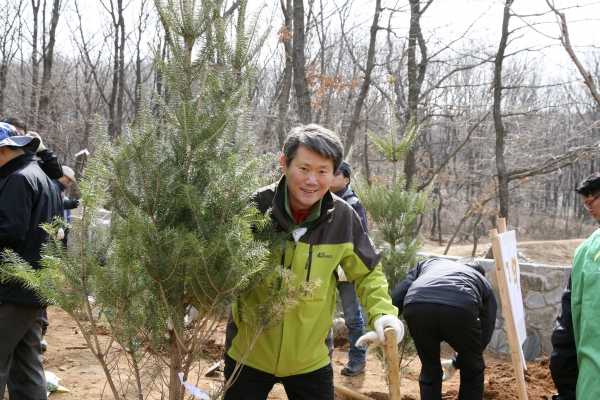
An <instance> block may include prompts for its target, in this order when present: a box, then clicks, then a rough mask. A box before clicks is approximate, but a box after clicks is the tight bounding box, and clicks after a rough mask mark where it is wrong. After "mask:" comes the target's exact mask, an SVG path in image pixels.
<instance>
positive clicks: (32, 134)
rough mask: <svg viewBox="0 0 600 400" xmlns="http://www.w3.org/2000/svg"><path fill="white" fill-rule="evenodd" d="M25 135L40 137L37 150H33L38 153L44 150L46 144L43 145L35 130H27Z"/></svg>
mask: <svg viewBox="0 0 600 400" xmlns="http://www.w3.org/2000/svg"><path fill="white" fill-rule="evenodd" d="M27 136H31V137H34V138H38V139H40V145H39V146H38V148H37V150H36V151H35V152H36V153H39V152H40V151H42V150H46V146H44V143H43V142H42V138H41V137H40V135H39V134H38V133H37V132H27Z"/></svg>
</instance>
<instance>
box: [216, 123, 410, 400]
mask: <svg viewBox="0 0 600 400" xmlns="http://www.w3.org/2000/svg"><path fill="white" fill-rule="evenodd" d="M342 157H343V147H342V143H341V142H340V140H339V138H338V137H337V136H336V135H335V134H334V133H333V132H331V131H330V130H327V129H325V128H323V127H321V126H318V125H307V126H299V127H296V128H294V129H292V130H291V132H290V134H289V135H288V137H287V138H286V141H285V143H284V145H283V155H282V156H281V168H282V170H283V175H284V176H283V177H282V178H281V180H280V181H279V182H278V183H274V184H272V185H270V186H267V187H264V188H261V189H259V190H258V191H257V192H256V194H255V198H254V200H255V202H256V204H257V207H258V208H259V210H260V211H262V212H263V213H266V212H269V213H270V216H271V218H272V219H273V220H274V223H275V225H276V226H277V227H278V229H279V230H281V231H282V232H286V233H289V235H288V237H289V241H288V243H287V246H286V248H285V250H283V251H282V255H281V262H282V268H285V269H288V270H290V271H291V272H292V273H293V276H294V279H293V282H291V285H301V284H302V283H304V282H309V281H315V280H319V281H320V285H318V286H317V287H316V288H315V289H314V290H312V291H311V292H310V293H309V294H307V295H305V296H299V298H297V299H296V300H297V302H298V304H297V305H296V306H295V307H293V308H292V309H290V310H288V311H286V312H285V315H284V316H283V322H282V323H281V324H279V325H278V326H276V327H275V328H273V329H271V330H268V331H263V332H260V334H258V336H256V329H253V326H252V324H251V323H250V322H249V321H248V320H247V319H245V318H244V315H245V313H244V308H251V307H255V306H257V305H260V304H264V303H265V302H266V301H267V300H268V298H269V296H270V293H272V290H273V288H274V287H277V285H276V282H277V279H278V277H279V275H278V274H277V273H273V275H271V276H268V277H267V278H266V279H265V282H264V283H263V284H262V285H261V286H259V287H257V288H255V289H253V290H251V291H249V292H247V293H244V294H242V295H240V296H239V298H238V299H237V301H236V302H235V303H234V305H233V308H232V321H231V322H230V323H229V324H228V327H227V344H228V350H227V353H226V355H225V378H226V379H227V380H228V381H229V382H230V383H231V386H230V387H229V388H228V390H227V392H226V393H225V400H233V399H235V400H240V399H241V400H244V399H248V400H249V399H252V400H259V399H266V398H267V395H268V394H269V392H270V391H271V389H272V387H273V385H274V384H275V383H278V382H280V383H282V384H283V386H284V388H285V391H286V393H287V395H288V397H289V398H290V399H307V400H308V399H311V400H315V399H316V400H319V399H323V400H325V399H327V400H331V399H333V398H334V393H333V369H332V367H331V360H330V358H329V354H330V347H329V346H328V344H327V343H326V338H327V332H328V331H329V329H330V328H331V321H332V320H333V313H334V309H335V303H336V295H335V290H336V285H337V282H338V276H337V266H338V265H340V266H341V267H342V269H343V270H344V272H345V274H346V277H347V279H348V281H349V282H352V283H354V286H355V288H356V293H357V294H358V296H359V297H360V300H361V302H362V304H363V305H364V306H365V308H366V312H367V317H368V319H369V326H370V327H371V328H374V329H375V332H376V333H377V337H378V338H379V340H383V338H384V336H383V330H384V328H385V327H388V326H389V327H392V328H394V329H395V330H396V333H397V339H398V341H400V340H401V339H402V337H403V336H404V328H403V325H402V322H401V321H400V320H399V319H398V317H397V316H398V310H397V309H396V307H394V306H393V305H392V301H391V299H390V296H389V294H388V285H387V281H386V279H385V277H384V275H383V273H382V271H381V264H380V261H381V256H380V255H379V252H378V251H377V250H376V249H375V247H374V246H373V245H372V242H371V240H370V239H369V236H368V235H367V234H366V233H365V232H364V230H363V227H362V225H361V221H360V218H359V217H358V215H357V214H356V212H355V211H354V209H353V208H352V206H350V205H349V204H348V203H346V202H345V201H344V200H342V199H340V198H339V197H337V196H335V195H333V194H332V193H331V192H330V191H329V186H330V184H331V182H332V181H333V178H334V173H335V171H337V170H338V168H339V167H340V165H341V164H342ZM372 335H373V334H372ZM236 364H238V365H240V364H241V368H237V369H236ZM230 378H231V379H230Z"/></svg>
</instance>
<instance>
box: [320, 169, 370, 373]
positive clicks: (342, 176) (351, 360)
mask: <svg viewBox="0 0 600 400" xmlns="http://www.w3.org/2000/svg"><path fill="white" fill-rule="evenodd" d="M350 176H351V170H350V164H348V163H347V162H346V161H344V162H342V166H341V167H340V168H339V169H338V170H337V171H336V173H335V177H334V178H333V182H332V183H331V186H329V190H330V191H331V192H332V193H333V194H335V195H336V196H338V197H340V198H341V199H342V200H344V201H346V203H348V204H350V205H351V206H352V208H354V211H356V213H357V214H358V216H359V217H360V223H361V225H362V227H363V230H364V231H365V233H368V232H369V227H368V225H367V212H366V210H365V207H364V206H363V205H362V203H361V202H360V199H359V198H358V196H357V195H356V192H354V190H352V189H351V188H350V186H349V185H350ZM338 275H339V278H340V281H339V282H338V285H337V289H338V292H339V293H340V299H341V301H342V308H343V310H344V322H345V324H346V327H347V328H348V342H349V345H350V348H349V349H348V363H347V364H346V365H345V366H344V368H342V375H346V376H356V375H359V374H361V373H363V372H365V366H366V365H367V346H366V345H363V346H356V341H357V340H358V338H359V337H361V336H362V335H364V334H365V322H364V320H363V317H362V313H361V306H360V301H359V300H358V296H356V290H355V289H354V284H352V282H348V280H347V279H346V274H344V271H343V270H342V269H341V268H339V267H338Z"/></svg>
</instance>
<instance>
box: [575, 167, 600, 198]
mask: <svg viewBox="0 0 600 400" xmlns="http://www.w3.org/2000/svg"><path fill="white" fill-rule="evenodd" d="M575 191H576V192H577V193H578V194H581V195H584V196H590V195H593V194H598V193H600V172H594V173H593V174H591V175H590V176H588V177H587V178H585V179H584V180H583V181H581V182H580V183H579V185H578V186H577V187H576V188H575Z"/></svg>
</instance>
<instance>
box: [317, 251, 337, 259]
mask: <svg viewBox="0 0 600 400" xmlns="http://www.w3.org/2000/svg"><path fill="white" fill-rule="evenodd" d="M317 258H333V254H326V253H324V252H320V253H317Z"/></svg>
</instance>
